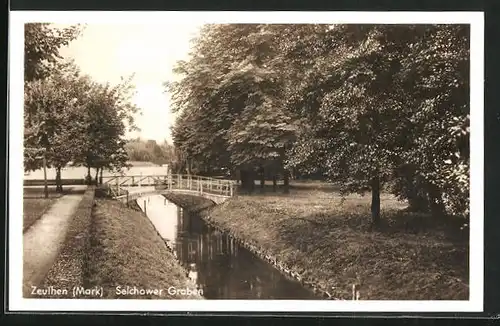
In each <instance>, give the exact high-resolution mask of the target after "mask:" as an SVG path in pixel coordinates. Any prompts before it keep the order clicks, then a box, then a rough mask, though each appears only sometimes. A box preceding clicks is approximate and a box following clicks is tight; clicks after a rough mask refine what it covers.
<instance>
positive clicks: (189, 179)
mask: <svg viewBox="0 0 500 326" xmlns="http://www.w3.org/2000/svg"><path fill="white" fill-rule="evenodd" d="M103 183H105V184H107V185H108V191H109V192H110V195H111V196H112V197H115V198H117V197H124V196H126V195H127V193H128V192H129V191H128V190H127V189H125V187H135V186H139V187H141V186H154V187H155V189H157V190H167V189H182V190H190V191H193V192H198V193H209V194H215V195H222V196H227V197H232V196H234V195H235V189H236V187H235V184H236V182H235V181H233V180H227V179H216V178H211V177H203V176H197V175H187V174H168V175H128V176H121V175H119V176H109V177H103ZM148 192H149V191H148ZM151 192H154V191H151Z"/></svg>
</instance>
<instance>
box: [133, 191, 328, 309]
mask: <svg viewBox="0 0 500 326" xmlns="http://www.w3.org/2000/svg"><path fill="white" fill-rule="evenodd" d="M137 203H138V204H139V206H140V207H141V209H142V210H143V211H144V205H146V214H147V216H148V217H149V219H150V220H151V221H152V223H153V225H155V227H156V229H157V230H158V232H159V233H160V235H161V236H162V237H163V238H164V239H165V240H166V241H168V242H169V243H170V244H171V245H172V246H173V248H174V251H175V254H176V256H177V259H178V260H179V261H180V262H181V264H182V265H184V267H186V268H187V269H188V270H190V272H189V276H190V277H191V278H193V279H195V280H196V282H197V284H198V286H199V288H200V289H203V295H204V297H205V298H207V299H289V300H305V299H316V300H317V299H318V297H316V296H315V295H314V294H313V293H312V292H311V291H310V290H308V289H306V288H304V287H303V286H302V285H301V284H300V283H299V282H297V281H295V280H292V279H289V278H287V277H285V276H283V275H282V274H281V273H280V272H279V271H278V270H277V269H275V268H274V267H273V266H271V265H269V264H268V263H267V262H266V261H264V260H262V259H260V258H259V257H257V256H255V255H254V254H253V253H251V252H250V251H248V250H247V249H246V248H244V247H241V246H239V245H238V244H237V243H236V242H235V241H234V239H232V238H230V237H229V236H227V235H226V234H224V233H221V232H219V231H218V230H216V229H214V228H212V227H210V226H209V225H207V224H206V223H205V222H204V221H203V220H202V219H201V218H200V217H198V216H196V215H190V214H189V213H188V212H187V211H185V210H183V209H182V208H180V207H178V206H176V205H175V204H173V203H171V202H170V201H168V200H165V198H164V197H163V196H161V195H154V196H149V197H142V198H139V199H138V200H137Z"/></svg>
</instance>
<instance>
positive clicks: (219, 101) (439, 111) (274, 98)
mask: <svg viewBox="0 0 500 326" xmlns="http://www.w3.org/2000/svg"><path fill="white" fill-rule="evenodd" d="M468 33H469V32H468V28H467V27H466V26H462V25H218V26H209V27H207V28H206V29H205V30H204V31H203V32H202V34H201V36H200V38H199V39H198V40H196V41H195V43H194V44H195V48H194V51H193V55H192V58H191V59H190V60H189V61H187V62H182V63H180V64H179V68H178V69H179V71H180V72H182V73H183V78H182V79H181V80H180V81H179V82H177V83H174V84H172V85H171V86H172V87H171V88H170V90H171V91H172V92H173V94H174V107H175V108H176V109H178V110H179V111H181V113H180V116H179V119H178V120H177V123H176V127H175V128H174V142H175V145H176V146H177V147H178V148H179V149H180V150H182V151H183V152H184V153H185V156H187V157H188V158H190V159H192V160H195V161H198V162H200V163H201V164H209V163H210V164H220V165H226V166H229V167H231V166H238V167H240V168H241V167H244V168H245V169H248V168H249V167H251V166H259V165H264V166H274V167H275V166H282V165H283V164H284V165H285V166H284V167H285V170H287V169H288V168H295V169H298V170H299V171H301V172H304V173H318V172H320V173H322V174H324V176H325V177H326V178H328V179H330V180H332V181H336V182H338V183H339V184H340V185H342V188H343V189H342V190H343V192H344V193H349V192H360V193H364V192H366V191H370V192H371V193H372V219H373V222H374V223H378V222H379V220H380V192H381V189H383V187H384V186H391V187H392V188H391V189H392V191H393V192H394V193H395V194H396V195H398V196H399V197H400V198H402V199H408V200H409V201H410V204H411V206H413V207H416V208H417V209H425V210H431V211H432V212H434V213H436V214H442V213H443V212H444V211H447V212H449V213H453V214H466V213H467V207H468V205H467V201H468V173H469V172H468V171H469V163H468V162H469V157H468V146H469V145H468V133H469V129H468V128H469V127H468V123H469V122H468V120H469V118H468V117H469V116H468V114H469V102H468V73H469V72H468V67H469V41H468V40H469V35H468ZM217 158H219V161H217ZM220 158H223V160H221V159H220Z"/></svg>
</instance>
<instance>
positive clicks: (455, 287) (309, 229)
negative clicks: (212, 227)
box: [209, 187, 469, 300]
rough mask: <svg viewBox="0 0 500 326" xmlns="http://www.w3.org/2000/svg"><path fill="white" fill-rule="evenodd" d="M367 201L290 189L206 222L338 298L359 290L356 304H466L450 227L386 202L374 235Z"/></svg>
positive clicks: (254, 198)
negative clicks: (254, 246)
mask: <svg viewBox="0 0 500 326" xmlns="http://www.w3.org/2000/svg"><path fill="white" fill-rule="evenodd" d="M370 199H371V198H370V196H368V195H367V196H365V197H363V196H359V195H351V196H348V197H347V198H346V200H345V201H342V200H341V198H340V196H339V195H338V193H335V192H334V191H332V190H328V187H327V188H325V189H318V187H308V189H305V188H300V187H299V188H297V187H295V188H294V187H292V189H291V193H290V194H289V195H284V194H280V193H278V194H276V195H273V194H269V193H267V194H263V195H259V194H254V195H250V196H239V197H235V198H232V199H230V200H229V201H227V202H226V203H224V204H222V205H219V206H217V207H215V208H214V209H213V210H212V211H211V212H210V213H209V214H210V216H211V220H212V221H214V222H216V223H217V224H218V225H220V226H221V227H222V228H225V229H228V230H231V231H232V232H233V233H235V234H237V236H239V237H240V238H242V239H243V240H245V241H249V242H252V243H255V244H257V245H258V246H259V247H261V248H262V249H263V250H264V252H267V253H269V254H271V255H273V256H276V257H278V258H279V259H280V261H282V262H284V263H285V264H286V265H288V266H289V267H290V268H291V269H293V270H295V271H297V272H299V273H300V274H301V275H302V277H303V279H306V280H310V281H314V283H318V284H319V285H320V287H321V288H323V289H325V290H327V291H328V292H329V293H331V294H332V295H333V296H334V297H336V298H341V299H350V298H351V296H352V294H351V289H352V284H353V283H358V284H360V285H361V287H360V294H361V299H372V300H384V299H392V300H405V299H407V300H438V299H448V300H452V299H460V300H467V299H468V295H469V289H468V279H469V276H468V275H469V268H468V236H467V235H463V234H460V231H457V230H459V229H458V228H457V227H456V226H455V225H454V223H451V222H450V221H444V220H440V219H432V218H430V217H425V216H417V215H415V214H410V213H404V211H403V209H404V208H405V206H406V205H405V204H404V203H401V202H398V201H397V200H396V199H395V198H394V197H392V196H390V195H382V198H381V206H382V219H383V224H382V227H381V229H380V230H372V229H371V227H370ZM419 222H422V223H423V225H425V226H426V227H425V228H418V227H417V226H418V225H420V223H419Z"/></svg>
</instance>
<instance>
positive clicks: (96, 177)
mask: <svg viewBox="0 0 500 326" xmlns="http://www.w3.org/2000/svg"><path fill="white" fill-rule="evenodd" d="M95 185H96V186H98V185H99V168H96V169H95Z"/></svg>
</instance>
